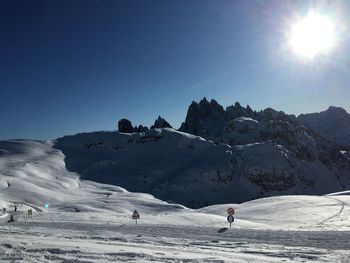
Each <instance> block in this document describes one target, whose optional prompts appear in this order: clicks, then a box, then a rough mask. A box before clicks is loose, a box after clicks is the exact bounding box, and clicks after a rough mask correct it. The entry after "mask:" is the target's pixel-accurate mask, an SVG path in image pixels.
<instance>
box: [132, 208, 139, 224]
mask: <svg viewBox="0 0 350 263" xmlns="http://www.w3.org/2000/svg"><path fill="white" fill-rule="evenodd" d="M131 218H132V219H133V220H136V225H137V219H140V214H139V212H137V211H136V210H135V211H134V213H133V214H132V217H131Z"/></svg>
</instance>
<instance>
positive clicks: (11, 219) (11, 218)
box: [7, 214, 15, 223]
mask: <svg viewBox="0 0 350 263" xmlns="http://www.w3.org/2000/svg"><path fill="white" fill-rule="evenodd" d="M12 222H15V220H14V219H13V214H11V216H10V220H9V221H7V223H12Z"/></svg>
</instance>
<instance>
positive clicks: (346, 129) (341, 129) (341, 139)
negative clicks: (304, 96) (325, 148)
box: [298, 106, 350, 148]
mask: <svg viewBox="0 0 350 263" xmlns="http://www.w3.org/2000/svg"><path fill="white" fill-rule="evenodd" d="M298 121H299V122H300V123H301V124H303V125H305V126H306V127H309V128H312V129H314V130H315V131H317V132H319V133H321V134H322V135H323V136H325V137H327V138H330V139H332V140H334V141H335V142H336V143H338V144H339V145H341V146H346V147H348V148H350V114H349V113H347V112H346V111H345V110H344V109H343V108H340V107H333V106H331V107H329V108H328V109H327V110H325V111H321V112H319V113H310V114H301V115H299V116H298Z"/></svg>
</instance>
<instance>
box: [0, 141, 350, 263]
mask: <svg viewBox="0 0 350 263" xmlns="http://www.w3.org/2000/svg"><path fill="white" fill-rule="evenodd" d="M52 146H53V142H39V141H23V140H14V141H4V142H0V149H1V155H0V208H3V207H5V208H6V212H0V236H1V238H0V261H2V262H120V261H128V262H149V261H152V262H349V260H350V252H349V251H350V243H349V238H350V195H349V192H344V193H337V194H334V195H327V196H281V197H270V198H263V199H257V200H254V201H250V202H245V203H242V204H221V205H214V206H209V207H204V208H202V209H197V210H195V209H189V208H186V207H184V206H182V205H178V204H170V203H167V202H164V201H161V200H159V199H156V198H154V197H153V196H152V195H149V194H143V193H131V192H128V191H126V190H125V189H123V188H121V187H117V186H112V185H107V184H99V183H95V182H91V181H87V180H81V179H80V178H79V175H78V174H75V173H72V172H69V171H68V170H67V169H66V166H65V161H64V157H65V156H64V155H63V153H62V152H61V151H59V150H57V149H54V148H53V147H52ZM14 202H16V203H17V207H18V211H16V212H14V211H13V210H14V207H13V205H14ZM45 203H48V204H49V207H48V208H44V204H45ZM228 207H234V208H235V209H236V214H235V222H234V223H233V225H232V228H231V229H230V228H228V227H229V225H228V223H227V221H226V216H227V213H226V210H227V208H228ZM29 208H32V209H33V218H29V219H28V220H27V221H26V220H25V218H24V213H25V211H26V210H28V209H29ZM135 209H136V210H137V211H138V212H139V213H140V216H141V218H140V220H138V224H137V225H136V222H135V221H133V220H132V219H131V215H132V213H133V211H134V210H135ZM11 214H13V215H14V218H15V220H16V221H15V222H14V223H7V221H8V220H9V217H10V215H11Z"/></svg>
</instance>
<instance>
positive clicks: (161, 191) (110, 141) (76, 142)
mask: <svg viewBox="0 0 350 263" xmlns="http://www.w3.org/2000/svg"><path fill="white" fill-rule="evenodd" d="M236 121H237V122H243V123H245V122H247V121H248V122H249V123H251V124H252V125H255V124H256V122H255V121H254V120H252V119H247V118H245V119H244V118H243V119H237V120H236ZM303 138H304V137H303ZM305 139H306V141H305V144H307V143H308V144H310V145H311V146H312V145H313V140H312V138H309V137H308V136H305ZM311 146H310V147H311ZM54 147H55V148H57V149H60V150H62V152H63V153H64V155H65V156H66V158H65V162H66V165H67V168H68V170H70V171H74V172H76V173H78V174H80V175H81V176H82V178H84V179H88V180H93V181H98V182H100V183H108V184H113V185H118V186H121V187H124V188H125V189H127V190H130V191H133V192H146V193H150V194H152V195H154V196H155V197H157V198H160V199H162V200H165V201H168V202H175V203H181V204H183V205H186V206H187V207H191V208H192V207H193V208H198V207H203V206H207V205H210V204H218V203H239V202H244V201H248V200H252V199H256V198H260V197H266V196H274V195H281V194H326V193H329V192H336V191H342V190H345V189H347V186H348V185H349V180H350V177H349V176H345V175H344V174H346V171H347V170H346V169H347V168H346V166H344V168H343V170H341V171H338V170H334V169H333V167H327V166H325V165H324V164H323V163H321V162H320V161H319V160H313V161H311V160H309V161H304V160H300V159H299V158H297V157H298V156H296V155H295V153H293V152H292V151H290V150H289V149H287V148H286V147H284V146H282V145H280V144H278V143H276V142H272V141H263V142H258V143H251V144H246V145H235V146H228V145H225V144H215V143H213V142H211V141H209V140H205V139H203V138H201V137H198V136H194V135H190V134H186V133H184V132H179V131H176V130H173V129H168V128H166V129H154V130H149V131H147V132H144V133H118V132H95V133H82V134H77V135H73V136H65V137H62V138H59V139H58V140H57V141H56V143H55V146H54ZM315 151H316V150H315ZM346 160H347V159H346Z"/></svg>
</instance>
